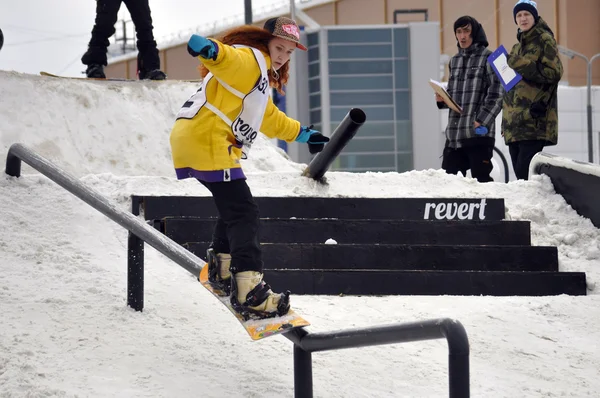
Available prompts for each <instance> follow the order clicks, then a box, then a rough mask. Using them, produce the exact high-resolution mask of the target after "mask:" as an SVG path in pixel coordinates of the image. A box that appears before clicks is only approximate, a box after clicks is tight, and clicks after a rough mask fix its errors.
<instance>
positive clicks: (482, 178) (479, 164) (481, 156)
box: [463, 145, 494, 182]
mask: <svg viewBox="0 0 600 398" xmlns="http://www.w3.org/2000/svg"><path fill="white" fill-rule="evenodd" d="M463 150H464V151H465V152H466V154H467V157H468V158H469V168H470V169H471V176H472V177H473V178H476V179H477V181H479V182H491V181H494V179H493V178H492V177H491V176H490V173H491V172H492V169H493V168H494V166H493V164H492V156H493V155H494V147H493V146H490V145H478V146H471V147H466V148H463Z"/></svg>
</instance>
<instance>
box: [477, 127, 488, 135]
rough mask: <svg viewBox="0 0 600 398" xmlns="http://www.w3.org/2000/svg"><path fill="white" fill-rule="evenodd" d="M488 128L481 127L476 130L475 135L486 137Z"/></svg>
mask: <svg viewBox="0 0 600 398" xmlns="http://www.w3.org/2000/svg"><path fill="white" fill-rule="evenodd" d="M488 131H489V130H488V128H487V127H485V126H479V127H477V128H476V129H475V134H477V135H486V134H487V133H488Z"/></svg>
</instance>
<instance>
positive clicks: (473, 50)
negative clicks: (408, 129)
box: [436, 16, 504, 182]
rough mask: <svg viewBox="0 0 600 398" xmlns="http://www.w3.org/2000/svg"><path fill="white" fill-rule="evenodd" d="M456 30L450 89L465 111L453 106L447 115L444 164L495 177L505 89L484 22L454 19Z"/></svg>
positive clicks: (480, 177)
mask: <svg viewBox="0 0 600 398" xmlns="http://www.w3.org/2000/svg"><path fill="white" fill-rule="evenodd" d="M454 34H455V36H456V40H457V45H458V48H459V50H458V54H456V55H455V56H453V57H452V59H451V60H450V67H449V69H450V78H449V80H448V87H447V91H448V94H450V96H451V97H452V98H453V99H454V101H456V102H457V103H458V105H460V107H461V108H462V113H457V112H455V111H453V110H450V113H449V115H448V126H447V127H446V145H445V148H444V153H443V160H442V168H443V169H444V170H446V173H449V174H458V172H459V171H460V172H461V173H462V174H463V175H466V172H467V170H469V169H470V170H471V175H472V176H473V178H476V179H477V181H479V182H489V181H493V179H492V177H491V176H490V172H491V171H492V168H493V166H492V156H493V151H494V141H495V134H494V127H495V120H496V116H498V114H499V113H500V110H501V109H502V96H503V94H504V90H503V88H502V84H501V83H500V80H499V79H498V77H497V76H496V74H495V73H494V71H493V70H492V68H491V67H490V65H489V63H488V62H487V58H488V56H489V55H490V54H491V53H492V52H491V51H490V50H488V48H487V46H488V41H487V37H486V35H485V32H484V30H483V27H482V26H481V24H480V23H479V22H477V20H475V18H473V17H469V16H464V17H461V18H459V19H457V20H456V22H454ZM436 101H437V105H438V108H440V109H443V108H447V106H446V104H445V103H444V102H443V101H442V98H441V97H440V96H439V95H437V94H436Z"/></svg>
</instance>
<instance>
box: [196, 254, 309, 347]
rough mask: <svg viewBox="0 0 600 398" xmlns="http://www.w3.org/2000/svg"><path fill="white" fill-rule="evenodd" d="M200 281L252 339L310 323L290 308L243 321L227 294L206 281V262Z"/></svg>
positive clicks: (262, 337) (258, 338)
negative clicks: (269, 316)
mask: <svg viewBox="0 0 600 398" xmlns="http://www.w3.org/2000/svg"><path fill="white" fill-rule="evenodd" d="M200 283H201V284H202V286H204V287H205V288H206V289H208V291H209V292H211V293H212V294H213V295H214V296H215V297H216V298H218V299H219V301H220V302H221V303H222V304H223V305H225V306H226V307H227V308H228V309H229V311H231V313H232V314H233V315H235V317H236V318H237V320H238V321H239V322H240V324H241V325H242V326H243V327H244V329H246V332H248V334H249V335H250V338H251V339H252V340H260V339H264V338H265V337H269V336H275V335H278V334H281V333H285V332H289V331H290V330H292V329H293V328H297V327H303V326H309V325H310V323H309V322H308V321H306V320H305V319H304V318H302V317H301V316H300V315H298V314H297V313H296V312H294V310H292V309H291V308H290V310H289V312H288V313H287V314H285V315H284V316H278V317H274V318H265V319H249V320H247V321H245V320H244V318H243V317H242V315H240V314H239V313H238V312H237V311H236V310H234V309H233V307H232V306H231V303H230V301H229V296H225V293H224V292H223V291H222V290H219V289H218V288H216V287H214V286H213V285H211V283H210V282H209V281H208V264H206V265H204V267H202V271H200Z"/></svg>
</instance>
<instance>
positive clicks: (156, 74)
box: [138, 69, 167, 80]
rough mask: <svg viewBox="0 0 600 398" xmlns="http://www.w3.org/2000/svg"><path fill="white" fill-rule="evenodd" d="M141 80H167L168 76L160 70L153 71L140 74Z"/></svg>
mask: <svg viewBox="0 0 600 398" xmlns="http://www.w3.org/2000/svg"><path fill="white" fill-rule="evenodd" d="M138 76H139V78H140V80H166V79H167V75H166V74H165V72H163V71H162V70H160V69H153V70H151V71H150V72H145V71H141V70H140V72H139V75H138Z"/></svg>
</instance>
